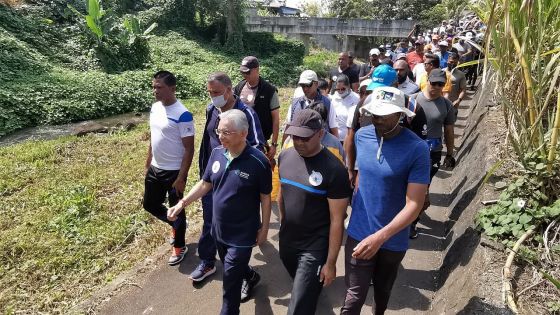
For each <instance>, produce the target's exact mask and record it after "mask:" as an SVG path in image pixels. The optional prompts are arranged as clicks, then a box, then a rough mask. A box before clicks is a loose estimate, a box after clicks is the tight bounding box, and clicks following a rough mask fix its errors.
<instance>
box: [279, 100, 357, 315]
mask: <svg viewBox="0 0 560 315" xmlns="http://www.w3.org/2000/svg"><path fill="white" fill-rule="evenodd" d="M285 133H286V134H288V135H290V136H291V137H292V140H293V147H290V148H287V149H285V150H282V152H281V153H280V156H279V158H278V169H279V175H280V183H281V186H280V191H279V193H278V207H279V209H280V222H281V225H280V237H279V243H280V244H279V249H280V250H279V251H280V259H281V260H282V263H283V264H284V267H285V268H286V270H287V271H288V273H289V274H290V276H291V277H292V278H293V279H294V284H293V287H292V294H291V298H290V304H289V306H288V314H302V315H307V314H315V310H316V307H317V300H318V298H319V294H320V293H321V290H322V288H323V287H324V286H328V285H329V284H331V283H332V282H333V280H334V278H335V277H336V260H337V256H338V251H339V249H340V245H341V243H342V233H343V230H344V226H343V222H344V215H345V213H346V207H347V205H348V198H349V196H350V195H351V193H352V190H351V188H350V183H349V181H348V176H347V175H346V169H345V168H344V165H343V164H342V163H340V161H339V160H338V159H337V158H336V157H335V156H334V155H333V154H332V153H331V152H329V150H328V149H327V148H325V147H324V146H322V145H321V138H322V137H323V135H324V134H325V129H324V127H323V122H322V119H321V116H320V115H319V113H318V112H317V111H315V110H313V109H309V108H308V109H303V110H301V111H299V112H298V113H297V114H296V116H295V117H294V120H293V121H292V123H291V124H290V125H289V126H288V128H287V129H286V131H285Z"/></svg>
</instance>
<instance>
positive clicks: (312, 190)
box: [280, 178, 327, 196]
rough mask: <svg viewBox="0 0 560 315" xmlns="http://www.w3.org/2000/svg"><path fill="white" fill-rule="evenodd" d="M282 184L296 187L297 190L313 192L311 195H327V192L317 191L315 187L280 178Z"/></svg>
mask: <svg viewBox="0 0 560 315" xmlns="http://www.w3.org/2000/svg"><path fill="white" fill-rule="evenodd" d="M280 182H281V183H284V184H288V185H292V186H295V187H297V188H301V189H303V190H305V191H308V192H311V193H314V194H318V195H323V196H324V195H326V194H327V191H326V190H319V189H315V188H313V187H309V186H305V185H303V184H300V183H298V182H294V181H293V180H289V179H285V178H280Z"/></svg>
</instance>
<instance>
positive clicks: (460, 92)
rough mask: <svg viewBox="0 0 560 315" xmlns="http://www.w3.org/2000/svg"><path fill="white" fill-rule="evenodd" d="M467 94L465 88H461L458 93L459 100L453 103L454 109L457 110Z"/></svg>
mask: <svg viewBox="0 0 560 315" xmlns="http://www.w3.org/2000/svg"><path fill="white" fill-rule="evenodd" d="M466 93H467V89H466V88H462V89H461V90H460V91H459V98H457V99H456V100H455V102H453V106H454V107H455V109H459V104H461V101H463V99H464V98H465V94H466Z"/></svg>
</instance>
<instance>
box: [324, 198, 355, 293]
mask: <svg viewBox="0 0 560 315" xmlns="http://www.w3.org/2000/svg"><path fill="white" fill-rule="evenodd" d="M327 200H328V202H329V212H330V219H331V226H330V229H329V251H328V255H327V262H326V263H325V265H324V266H323V268H322V269H321V275H320V280H321V281H324V282H323V286H328V285H329V284H331V283H332V282H333V280H334V278H335V277H336V259H337V258H338V251H339V250H340V245H342V233H343V231H344V214H345V213H346V208H347V207H348V198H343V199H327Z"/></svg>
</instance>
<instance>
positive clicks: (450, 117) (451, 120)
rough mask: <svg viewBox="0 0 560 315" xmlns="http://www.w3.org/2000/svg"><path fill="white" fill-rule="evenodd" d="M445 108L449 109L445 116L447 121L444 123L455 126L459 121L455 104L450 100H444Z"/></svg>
mask: <svg viewBox="0 0 560 315" xmlns="http://www.w3.org/2000/svg"><path fill="white" fill-rule="evenodd" d="M443 100H444V101H445V106H446V107H447V115H446V116H445V120H444V121H443V124H444V125H453V124H455V121H457V111H456V110H455V108H454V107H453V104H452V103H451V101H450V100H448V99H446V98H444V99H443Z"/></svg>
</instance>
